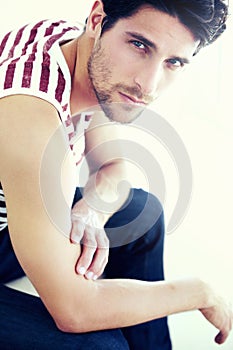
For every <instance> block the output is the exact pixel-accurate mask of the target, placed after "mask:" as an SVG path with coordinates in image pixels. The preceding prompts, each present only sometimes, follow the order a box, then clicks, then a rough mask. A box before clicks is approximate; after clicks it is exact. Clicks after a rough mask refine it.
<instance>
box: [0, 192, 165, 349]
mask: <svg viewBox="0 0 233 350" xmlns="http://www.w3.org/2000/svg"><path fill="white" fill-rule="evenodd" d="M80 198H81V193H80V191H79V189H77V191H76V193H75V197H74V203H75V202H76V201H77V200H79V199H80ZM141 213H143V215H140V214H141ZM105 229H106V232H107V234H108V236H109V239H110V242H111V246H112V247H113V248H110V253H109V262H108V265H107V267H106V269H105V274H104V277H105V278H134V279H140V280H146V281H158V280H163V279H164V272H163V244H164V219H163V211H162V207H161V205H160V203H159V201H158V200H157V198H156V197H154V196H153V195H151V194H148V193H147V192H145V191H143V190H138V189H134V190H132V191H131V193H130V196H129V198H128V201H127V202H126V204H125V205H124V206H123V207H122V208H121V209H120V210H119V211H118V212H117V213H116V214H115V215H113V216H112V218H111V219H110V220H109V221H108V223H107V224H106V227H105ZM119 237H120V239H119ZM0 242H1V244H0V282H2V283H5V282H6V281H9V280H11V279H13V278H16V277H20V276H22V275H23V271H22V269H21V268H20V266H19V264H18V262H17V259H16V257H15V255H14V253H13V251H12V247H11V244H10V240H9V235H8V232H7V229H5V230H4V232H1V233H0ZM144 297H146V296H143V295H142V298H144ZM158 302H159V301H158ZM126 340H127V342H126ZM0 348H1V349H3V350H8V349H12V350H13V349H17V350H21V349H22V350H27V349H28V350H29V349H30V350H33V349H35V350H37V349H38V350H44V349H51V350H52V349H70V350H72V349H77V350H83V349H85V350H92V349H93V350H94V349H95V350H98V349H99V350H105V349H111V350H115V349H116V350H118V349H119V350H121V349H122V350H123V349H124V350H128V349H130V350H152V349H153V350H171V340H170V336H169V329H168V325H167V318H162V319H158V320H155V321H151V322H146V323H143V324H140V325H136V326H131V327H126V328H122V329H121V330H119V329H118V330H106V331H98V332H90V333H85V334H83V333H82V334H68V333H62V332H60V331H59V330H58V329H57V327H56V325H55V324H54V321H53V319H52V318H51V316H50V315H49V313H48V312H47V310H46V309H45V307H44V305H43V303H42V302H41V300H40V299H39V298H37V297H34V296H30V295H27V294H25V293H22V292H18V291H15V290H12V289H9V288H7V287H5V286H3V285H2V286H0Z"/></svg>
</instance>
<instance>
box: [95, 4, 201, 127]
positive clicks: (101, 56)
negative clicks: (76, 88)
mask: <svg viewBox="0 0 233 350" xmlns="http://www.w3.org/2000/svg"><path fill="white" fill-rule="evenodd" d="M197 45H198V41H196V40H195V39H194V37H193V35H192V33H191V32H190V31H189V30H188V29H187V28H186V27H185V26H183V25H182V24H181V23H180V22H179V21H178V19H176V18H174V17H171V16H169V15H167V14H165V13H163V12H160V11H157V10H155V9H153V8H151V7H148V6H147V7H143V8H141V9H140V10H139V11H138V12H137V13H136V14H135V15H133V16H131V17H129V18H126V19H120V20H119V21H117V22H116V24H115V25H114V26H113V28H112V29H110V30H108V31H106V32H105V33H104V34H103V35H102V36H101V37H100V38H98V39H97V40H96V42H95V46H94V48H93V51H92V54H91V56H90V58H89V62H88V71H89V78H90V81H91V84H92V87H93V89H94V91H95V94H96V97H97V99H98V102H99V104H100V105H101V107H102V109H103V110H104V112H105V113H106V115H107V116H108V118H109V119H110V120H113V121H117V122H121V123H129V122H131V121H133V120H134V119H135V118H136V117H137V116H138V115H139V114H140V112H141V111H142V110H144V109H145V107H146V106H147V105H148V104H150V103H151V102H153V101H154V100H155V99H156V98H157V97H158V96H159V95H160V94H161V92H162V91H163V90H164V89H165V88H167V87H168V86H169V85H170V84H171V82H172V81H173V80H174V79H175V77H176V76H177V74H178V73H179V72H180V71H182V69H183V67H184V66H185V65H186V64H187V63H188V62H189V61H190V60H191V58H192V56H193V54H194V52H195V50H196V48H197Z"/></svg>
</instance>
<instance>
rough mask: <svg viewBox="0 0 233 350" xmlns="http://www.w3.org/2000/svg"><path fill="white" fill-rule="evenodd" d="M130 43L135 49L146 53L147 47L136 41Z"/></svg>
mask: <svg viewBox="0 0 233 350" xmlns="http://www.w3.org/2000/svg"><path fill="white" fill-rule="evenodd" d="M130 43H131V44H132V45H133V46H134V47H136V48H137V49H139V50H142V51H146V50H147V47H146V45H145V44H143V43H142V42H141V41H138V40H132V41H130Z"/></svg>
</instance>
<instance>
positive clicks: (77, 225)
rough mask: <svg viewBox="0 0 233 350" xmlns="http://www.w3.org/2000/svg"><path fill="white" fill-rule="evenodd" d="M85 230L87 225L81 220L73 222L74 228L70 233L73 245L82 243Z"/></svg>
mask: <svg viewBox="0 0 233 350" xmlns="http://www.w3.org/2000/svg"><path fill="white" fill-rule="evenodd" d="M84 230H85V223H84V222H83V221H81V220H75V221H72V228H71V232H70V241H71V243H76V244H77V243H80V241H81V239H82V237H83V234H84Z"/></svg>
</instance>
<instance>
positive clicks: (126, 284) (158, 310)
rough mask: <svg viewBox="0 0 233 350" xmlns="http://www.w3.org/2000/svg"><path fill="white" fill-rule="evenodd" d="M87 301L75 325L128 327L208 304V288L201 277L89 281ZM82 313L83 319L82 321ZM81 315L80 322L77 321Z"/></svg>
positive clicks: (78, 329) (82, 327)
mask: <svg viewBox="0 0 233 350" xmlns="http://www.w3.org/2000/svg"><path fill="white" fill-rule="evenodd" d="M87 283H88V288H87V290H86V294H85V295H86V300H84V302H83V303H82V306H81V308H80V305H77V310H79V312H77V314H76V316H75V315H74V321H73V323H72V326H71V327H70V328H69V327H68V328H65V329H63V330H65V331H69V332H88V331H94V330H100V329H110V328H119V327H126V326H130V325H135V324H139V323H143V322H146V321H150V320H153V319H156V318H160V317H164V316H167V315H170V314H174V313H177V312H183V311H188V310H195V309H199V308H202V307H203V306H204V305H205V306H207V300H208V296H207V294H208V293H207V287H206V285H205V284H204V283H203V282H201V281H200V280H198V279H190V280H180V281H175V282H164V281H162V282H144V281H136V280H127V279H118V280H117V279H114V280H98V281H96V282H87ZM80 314H81V315H82V317H81V322H80ZM75 317H76V318H77V323H76V322H75Z"/></svg>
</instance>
